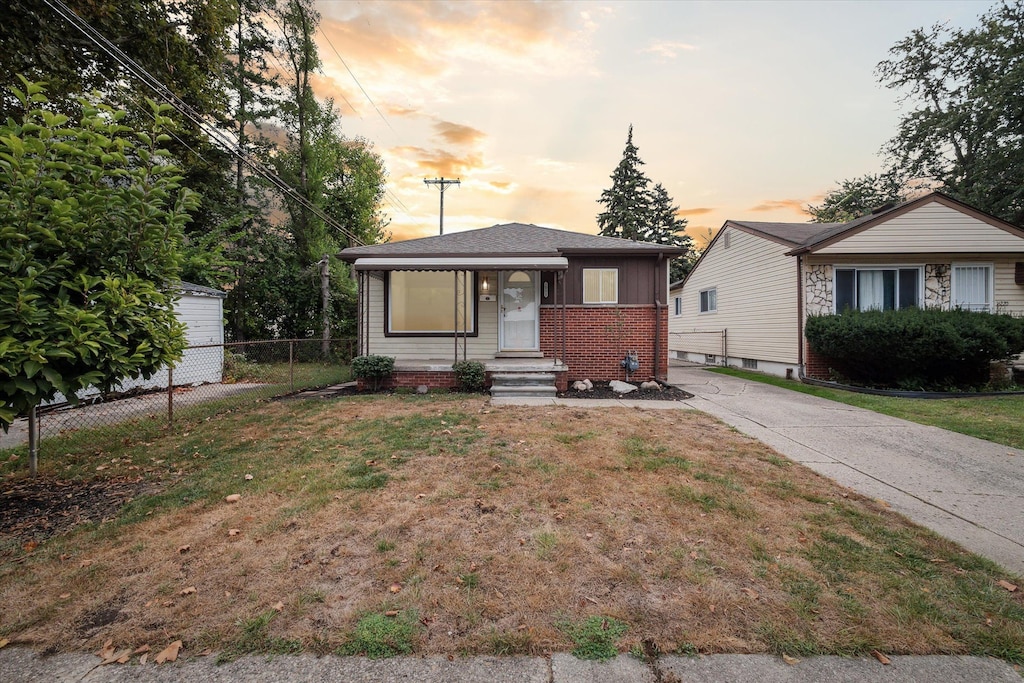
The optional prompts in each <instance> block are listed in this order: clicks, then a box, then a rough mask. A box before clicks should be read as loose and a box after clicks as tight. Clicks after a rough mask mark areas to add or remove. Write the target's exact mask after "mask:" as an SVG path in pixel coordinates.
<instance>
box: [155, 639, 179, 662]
mask: <svg viewBox="0 0 1024 683" xmlns="http://www.w3.org/2000/svg"><path fill="white" fill-rule="evenodd" d="M179 650H181V641H180V640H176V641H174V642H173V643H171V644H170V645H168V646H167V647H165V648H164V649H163V650H161V651H160V654H158V655H157V656H156V657H153V662H155V663H156V664H163V663H164V662H173V661H174V660H176V659H177V658H178V651H179Z"/></svg>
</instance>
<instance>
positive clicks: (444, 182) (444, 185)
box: [423, 176, 461, 235]
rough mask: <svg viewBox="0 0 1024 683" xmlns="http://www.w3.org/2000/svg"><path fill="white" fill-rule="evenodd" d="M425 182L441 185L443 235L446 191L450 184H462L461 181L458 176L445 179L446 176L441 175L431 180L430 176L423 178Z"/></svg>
mask: <svg viewBox="0 0 1024 683" xmlns="http://www.w3.org/2000/svg"><path fill="white" fill-rule="evenodd" d="M423 184H424V185H437V186H438V187H439V189H440V190H441V234H442V235H443V234H444V191H445V190H447V189H448V186H449V185H460V184H461V183H460V182H459V179H458V178H456V179H455V180H445V179H444V176H441V177H440V178H434V179H433V180H429V179H428V178H424V179H423Z"/></svg>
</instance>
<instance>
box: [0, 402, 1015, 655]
mask: <svg viewBox="0 0 1024 683" xmlns="http://www.w3.org/2000/svg"><path fill="white" fill-rule="evenodd" d="M47 467H49V468H50V469H48V470H46V472H45V474H46V476H49V477H57V476H59V477H60V478H62V479H68V480H76V481H81V482H82V483H83V484H86V483H88V484H89V485H90V486H96V485H100V484H101V483H102V481H104V480H105V479H107V478H109V479H110V480H120V479H123V478H124V477H125V476H128V475H129V474H130V475H131V476H133V477H138V478H139V479H140V480H142V482H143V483H145V484H146V486H145V487H143V488H142V489H140V491H141V492H140V494H139V495H137V496H136V497H135V498H134V499H133V500H131V501H130V502H129V503H128V504H127V505H126V506H124V507H123V508H122V509H121V510H120V511H119V512H117V513H115V514H113V515H110V516H109V517H108V518H107V519H106V521H103V522H101V523H93V524H88V525H85V526H82V527H79V528H78V529H77V530H75V531H72V532H71V533H68V534H58V535H48V534H47V533H46V526H45V525H43V524H42V523H41V526H40V527H39V528H38V529H36V532H37V533H36V534H35V535H34V536H33V535H32V533H31V530H26V529H24V528H23V527H19V531H18V533H17V534H13V533H4V532H0V604H3V605H4V606H5V607H4V609H3V610H2V611H0V638H7V639H9V640H10V641H11V642H12V643H25V644H30V645H33V646H35V647H37V648H40V649H44V650H47V651H61V650H78V651H96V650H99V649H101V648H102V647H103V645H104V644H105V643H106V642H107V641H108V640H109V641H112V647H113V648H115V649H116V650H118V651H121V650H123V649H127V648H130V650H129V651H135V649H136V648H142V647H143V646H146V645H148V646H150V648H151V650H152V651H158V650H159V649H161V648H163V647H165V646H166V645H167V644H168V643H170V642H172V641H176V640H179V639H180V640H181V641H183V643H184V649H183V651H182V653H183V656H188V655H190V654H191V655H194V654H198V653H200V652H203V651H206V650H210V651H213V652H218V653H220V657H221V659H230V658H232V657H236V656H238V655H240V654H244V653H253V652H257V653H265V654H283V653H293V652H299V651H305V652H315V653H325V652H337V653H344V654H365V655H367V656H373V657H383V656H390V655H393V654H396V653H404V652H415V653H422V654H450V655H468V654H498V655H513V654H543V653H548V652H563V651H564V652H568V651H577V652H578V653H581V656H588V657H594V658H598V659H600V658H605V657H607V656H609V655H610V654H611V652H613V651H616V650H617V651H619V652H627V651H633V652H643V653H651V652H654V653H657V652H662V653H683V654H693V653H696V652H703V653H721V652H729V653H756V652H768V653H775V654H783V653H784V654H788V655H793V656H799V655H812V654H844V655H856V654H866V653H869V652H871V651H872V650H878V651H880V652H885V653H889V654H953V653H957V654H974V655H991V656H996V657H1001V658H1004V659H1006V660H1009V661H1011V662H1016V663H1024V599H1022V597H1021V591H1020V590H1018V591H1016V592H1011V591H1009V590H1008V589H1007V588H1006V586H1008V585H1014V584H1019V583H1020V582H1019V580H1018V579H1017V578H1016V577H1013V576H1010V575H1008V574H1006V573H1005V572H1003V571H1002V570H1001V569H1000V568H999V567H997V566H996V565H994V564H993V563H991V562H989V561H987V560H984V559H982V558H979V557H977V556H975V555H972V554H970V553H967V552H966V551H964V550H962V549H961V548H959V547H957V546H956V545H954V544H953V543H951V542H949V541H947V540H945V539H942V538H940V537H938V536H936V535H934V534H932V533H930V532H928V531H925V530H923V529H921V528H919V527H916V526H914V525H912V524H910V523H909V522H907V521H906V520H905V519H903V518H901V517H899V516H898V515H895V514H893V513H892V512H890V511H889V510H888V509H886V507H885V506H884V505H882V504H879V503H876V502H874V501H871V500H866V499H863V498H861V497H859V496H858V495H856V494H854V493H852V492H850V491H849V490H846V489H842V488H840V487H838V486H836V485H835V484H834V483H832V482H830V481H829V480H827V479H825V478H823V477H820V476H818V475H816V474H815V473H813V472H811V471H810V470H807V469H805V468H803V467H800V466H799V465H796V464H794V463H792V462H790V461H788V460H786V459H784V458H781V457H780V456H779V455H778V454H776V453H775V452H773V451H771V450H770V449H769V448H767V447H766V446H764V445H763V444H760V443H758V442H757V441H755V440H753V439H750V438H749V437H746V436H744V435H742V434H739V433H737V432H735V431H733V430H730V429H729V428H727V427H726V426H724V425H722V424H721V423H720V422H718V421H716V420H714V419H713V418H711V417H709V416H707V415H704V414H701V413H697V412H694V411H686V410H676V411H643V410H635V409H622V408H621V407H616V408H607V409H604V408H598V409H579V408H575V407H568V406H551V407H544V408H527V407H502V408H495V407H491V406H490V405H489V403H488V401H487V400H486V398H484V397H480V396H468V395H431V396H373V397H354V398H343V399H334V400H316V401H313V400H294V401H278V402H273V403H265V404H260V405H258V406H255V407H253V408H251V409H248V410H244V411H243V410H237V411H233V412H231V413H226V414H222V415H218V416H216V417H213V418H211V419H210V420H209V421H205V420H204V421H202V422H199V423H196V424H194V425H192V426H191V427H190V428H189V429H188V430H186V431H182V432H180V433H174V434H169V435H166V436H163V437H161V438H158V439H152V440H148V441H146V442H143V443H138V442H137V443H129V444H122V443H116V442H112V443H108V444H106V445H105V448H103V449H102V450H101V451H100V452H99V453H95V454H92V453H87V454H82V455H78V456H75V457H69V458H67V459H65V460H63V461H61V462H59V463H48V464H47ZM24 483H25V482H24V480H23V478H22V475H21V474H18V473H8V474H6V475H4V477H3V478H2V479H0V494H3V493H4V491H5V490H7V489H15V488H18V487H19V486H21V485H23V484H24ZM44 483H45V478H44ZM89 490H94V489H89ZM234 494H239V495H240V499H239V500H238V501H237V502H228V497H229V496H233V495H234ZM0 500H4V501H5V502H6V499H3V498H0ZM75 502H76V505H79V506H80V507H81V508H82V509H84V508H85V507H86V506H87V505H88V500H86V499H84V498H83V499H82V500H80V501H78V500H76V501H75Z"/></svg>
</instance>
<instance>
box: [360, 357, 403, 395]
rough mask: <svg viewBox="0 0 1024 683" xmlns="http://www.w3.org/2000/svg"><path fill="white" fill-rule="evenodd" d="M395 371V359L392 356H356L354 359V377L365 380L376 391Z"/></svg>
mask: <svg viewBox="0 0 1024 683" xmlns="http://www.w3.org/2000/svg"><path fill="white" fill-rule="evenodd" d="M394 371H395V359H394V358H393V357H391V356H356V357H355V358H353V359H352V376H353V377H355V378H356V379H361V380H365V381H366V382H368V383H369V384H370V385H371V388H372V389H373V390H374V391H377V390H378V389H380V386H381V384H382V383H383V382H384V380H386V379H387V378H388V377H390V376H391V373H393V372H394Z"/></svg>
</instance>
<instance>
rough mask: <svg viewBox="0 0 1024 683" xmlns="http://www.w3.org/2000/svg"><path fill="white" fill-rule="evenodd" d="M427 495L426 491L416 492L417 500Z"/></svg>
mask: <svg viewBox="0 0 1024 683" xmlns="http://www.w3.org/2000/svg"><path fill="white" fill-rule="evenodd" d="M426 497H427V494H425V493H417V494H416V500H419V499H420V498H426Z"/></svg>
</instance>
